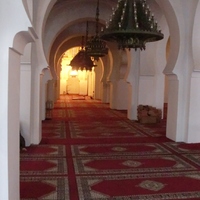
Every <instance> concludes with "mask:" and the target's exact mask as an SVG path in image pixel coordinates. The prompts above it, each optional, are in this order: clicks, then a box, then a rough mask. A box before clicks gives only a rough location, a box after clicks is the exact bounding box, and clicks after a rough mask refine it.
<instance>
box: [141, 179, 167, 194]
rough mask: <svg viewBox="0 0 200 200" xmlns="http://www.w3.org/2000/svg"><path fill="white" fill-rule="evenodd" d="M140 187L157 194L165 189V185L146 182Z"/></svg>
mask: <svg viewBox="0 0 200 200" xmlns="http://www.w3.org/2000/svg"><path fill="white" fill-rule="evenodd" d="M139 187H141V188H144V189H147V190H152V191H155V192H157V191H159V190H161V189H163V188H164V187H165V185H164V184H162V183H159V182H156V181H149V180H145V181H142V182H141V183H140V184H139Z"/></svg>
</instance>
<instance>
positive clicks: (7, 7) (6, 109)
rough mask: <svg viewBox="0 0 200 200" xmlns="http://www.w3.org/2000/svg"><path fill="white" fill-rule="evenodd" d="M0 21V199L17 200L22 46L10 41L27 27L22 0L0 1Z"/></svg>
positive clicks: (28, 25) (27, 21) (28, 24)
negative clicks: (0, 75)
mask: <svg viewBox="0 0 200 200" xmlns="http://www.w3.org/2000/svg"><path fill="white" fill-rule="evenodd" d="M16 8H17V9H16ZM0 19H2V20H0V26H1V36H2V37H0V44H1V45H0V66H2V67H1V68H0V73H1V74H3V76H2V78H1V79H0V91H1V97H2V98H1V100H0V127H1V129H0V137H1V141H0V163H1V168H0V177H1V179H0V186H1V187H0V199H2V200H13V199H16V200H18V199H19V133H18V132H19V85H20V81H19V71H20V54H19V53H17V51H19V52H20V51H21V50H22V51H21V53H23V49H24V46H25V45H24V44H25V43H24V41H23V40H21V41H22V42H21V43H17V41H14V42H13V39H14V37H15V35H16V33H18V32H20V31H22V30H24V31H27V30H28V27H30V26H31V24H30V21H29V19H28V17H27V15H26V12H25V10H24V7H23V4H22V1H14V2H13V1H12V0H2V1H0ZM4 19H6V20H4ZM13 19H14V20H13ZM8 22H9V23H8ZM22 38H23V36H22ZM24 39H25V38H24ZM26 39H27V38H26ZM9 47H14V48H15V50H16V51H15V50H9Z"/></svg>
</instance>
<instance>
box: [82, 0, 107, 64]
mask: <svg viewBox="0 0 200 200" xmlns="http://www.w3.org/2000/svg"><path fill="white" fill-rule="evenodd" d="M85 49H86V52H87V55H89V56H91V57H93V58H94V60H97V61H98V60H99V57H103V56H105V55H107V54H108V48H107V47H106V42H105V41H103V40H102V39H100V37H99V0H97V8H96V35H95V36H93V37H92V38H91V39H90V40H88V41H87V42H86V48H85Z"/></svg>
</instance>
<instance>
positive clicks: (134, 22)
mask: <svg viewBox="0 0 200 200" xmlns="http://www.w3.org/2000/svg"><path fill="white" fill-rule="evenodd" d="M100 35H101V38H102V39H104V40H108V41H112V40H114V41H117V43H118V48H119V49H126V48H127V49H129V50H130V49H131V48H134V49H135V50H137V49H138V48H139V49H140V50H145V45H146V43H147V42H154V41H158V40H161V39H163V38H164V35H163V34H162V33H161V30H159V29H158V24H157V22H156V21H155V19H154V15H153V14H151V11H150V8H149V6H148V5H147V4H146V0H118V3H117V7H116V9H113V13H112V16H111V19H110V20H109V22H108V23H107V24H106V28H105V29H104V30H102V31H101V34H100Z"/></svg>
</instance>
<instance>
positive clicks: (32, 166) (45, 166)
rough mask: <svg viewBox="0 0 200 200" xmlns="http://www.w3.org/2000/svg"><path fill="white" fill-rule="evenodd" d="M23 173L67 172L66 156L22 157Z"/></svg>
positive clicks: (21, 170)
mask: <svg viewBox="0 0 200 200" xmlns="http://www.w3.org/2000/svg"><path fill="white" fill-rule="evenodd" d="M20 173H21V175H39V174H67V166H66V159H65V158H45V159H44V158H21V159H20Z"/></svg>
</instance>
